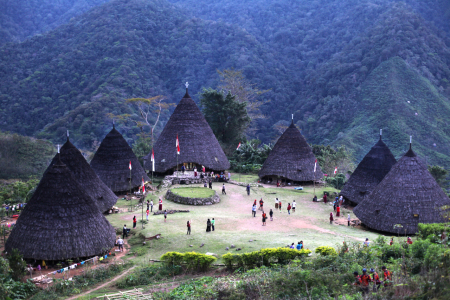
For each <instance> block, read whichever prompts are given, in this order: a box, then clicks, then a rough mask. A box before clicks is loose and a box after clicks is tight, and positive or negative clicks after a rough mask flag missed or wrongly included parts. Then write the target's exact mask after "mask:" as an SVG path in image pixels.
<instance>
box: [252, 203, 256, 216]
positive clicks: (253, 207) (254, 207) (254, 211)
mask: <svg viewBox="0 0 450 300" xmlns="http://www.w3.org/2000/svg"><path fill="white" fill-rule="evenodd" d="M252 215H253V217H256V204H253V206H252Z"/></svg>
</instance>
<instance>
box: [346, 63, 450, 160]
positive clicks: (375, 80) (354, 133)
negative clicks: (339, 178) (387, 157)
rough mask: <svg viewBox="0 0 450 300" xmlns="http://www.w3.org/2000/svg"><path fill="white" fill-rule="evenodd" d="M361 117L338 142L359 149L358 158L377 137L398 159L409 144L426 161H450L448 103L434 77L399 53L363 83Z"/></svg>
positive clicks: (360, 157)
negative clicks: (380, 135) (380, 132)
mask: <svg viewBox="0 0 450 300" xmlns="http://www.w3.org/2000/svg"><path fill="white" fill-rule="evenodd" d="M357 111H358V113H357V116H356V118H355V120H354V121H353V122H352V124H351V125H350V127H349V130H348V131H347V132H345V133H344V134H341V136H340V138H339V142H338V143H339V144H341V143H342V144H345V145H347V146H349V147H350V148H351V149H355V151H356V157H357V159H358V160H360V159H362V157H364V155H365V154H366V153H367V152H368V151H369V149H370V145H373V144H375V142H376V141H377V139H378V129H379V128H382V129H383V132H384V135H383V140H384V141H385V143H386V144H387V145H388V146H389V147H390V148H391V150H392V152H393V154H394V155H395V156H396V157H397V158H399V157H400V156H402V155H403V154H404V153H405V152H406V151H407V150H408V148H409V143H408V142H409V135H412V136H413V147H414V151H415V152H416V153H418V154H419V155H420V156H421V157H422V158H424V159H426V160H427V161H428V162H430V163H431V162H433V163H435V164H440V165H442V166H446V167H449V166H450V149H449V147H448V145H449V144H450V121H449V118H448V116H449V115H450V103H449V102H448V100H447V99H446V98H444V97H443V96H442V95H441V94H440V93H439V91H438V90H437V89H436V88H435V87H434V86H433V84H431V82H430V81H429V80H428V79H426V78H424V77H423V76H420V75H419V74H417V72H415V71H414V70H413V69H412V68H411V67H410V66H408V65H407V64H406V63H405V61H404V60H403V59H401V58H399V57H394V58H391V59H389V60H387V61H385V62H383V63H381V64H380V65H379V66H378V67H377V68H376V69H375V70H373V71H372V72H371V73H370V74H369V76H368V77H367V79H366V80H365V81H364V83H363V84H362V86H361V98H360V101H359V103H358V107H357Z"/></svg>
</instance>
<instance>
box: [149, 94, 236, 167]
mask: <svg viewBox="0 0 450 300" xmlns="http://www.w3.org/2000/svg"><path fill="white" fill-rule="evenodd" d="M177 134H178V140H179V142H180V154H179V155H178V163H179V164H181V163H185V162H186V163H187V162H189V163H196V164H199V165H203V166H205V167H206V168H207V169H210V170H214V171H221V170H226V169H228V168H229V167H230V163H229V161H228V159H227V157H226V156H225V153H224V152H223V150H222V148H221V147H220V144H219V142H218V141H217V139H216V136H215V135H214V133H213V131H212V129H211V127H209V124H208V122H206V120H205V117H204V116H203V114H202V113H201V111H200V109H199V108H198V107H197V105H196V104H195V102H194V100H192V99H191V96H189V94H188V92H187V89H186V94H185V95H184V97H183V99H181V101H180V103H179V104H178V105H177V107H176V108H175V110H174V112H173V114H172V116H171V117H170V119H169V121H168V122H167V124H166V126H165V127H164V130H163V131H162V133H161V135H160V136H159V138H158V140H157V141H156V143H155V145H154V147H153V149H154V153H155V172H158V173H165V172H167V171H168V170H170V169H172V168H174V167H176V165H177V150H176V146H175V144H176V143H175V142H176V138H177ZM144 161H145V162H144V166H145V169H147V170H151V169H152V162H151V152H150V153H149V155H147V156H146V157H145V159H144Z"/></svg>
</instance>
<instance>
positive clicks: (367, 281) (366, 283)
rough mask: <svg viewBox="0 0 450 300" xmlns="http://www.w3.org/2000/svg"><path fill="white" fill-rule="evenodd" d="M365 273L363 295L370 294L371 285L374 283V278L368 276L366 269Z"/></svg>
mask: <svg viewBox="0 0 450 300" xmlns="http://www.w3.org/2000/svg"><path fill="white" fill-rule="evenodd" d="M362 271H363V273H362V275H361V290H362V292H363V294H368V293H369V283H370V282H372V278H370V275H369V274H367V270H366V268H364V269H363V270H362Z"/></svg>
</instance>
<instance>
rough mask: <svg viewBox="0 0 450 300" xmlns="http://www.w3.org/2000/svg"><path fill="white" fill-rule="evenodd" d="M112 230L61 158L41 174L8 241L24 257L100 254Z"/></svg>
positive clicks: (8, 247) (111, 242)
mask: <svg viewBox="0 0 450 300" xmlns="http://www.w3.org/2000/svg"><path fill="white" fill-rule="evenodd" d="M114 240H115V231H114V228H113V227H112V226H111V224H109V222H108V221H107V220H106V218H105V217H104V216H103V214H102V213H101V212H100V210H99V209H98V207H97V205H96V204H95V202H94V199H92V197H91V196H90V195H89V194H88V193H87V192H86V191H85V189H84V187H83V186H81V185H80V184H79V183H78V181H77V180H76V179H75V177H74V176H73V174H72V172H71V171H70V170H69V168H67V167H66V165H64V164H63V163H62V162H61V161H58V162H56V163H55V164H53V166H51V167H50V168H49V169H48V170H47V171H46V172H45V174H44V176H43V177H42V180H41V182H40V183H39V185H38V186H37V188H36V191H35V192H34V194H33V196H32V197H31V199H30V201H29V202H28V204H27V205H26V206H25V209H24V210H23V212H22V213H21V214H20V217H19V219H18V220H17V223H16V225H15V226H14V228H13V230H12V232H11V234H10V236H9V238H8V240H7V241H6V246H5V248H6V251H7V252H10V251H11V250H12V249H18V250H19V251H20V253H22V255H23V257H24V258H26V259H36V260H65V259H73V258H81V257H89V256H93V255H99V254H103V253H105V252H106V251H109V250H110V249H111V248H112V247H114Z"/></svg>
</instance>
